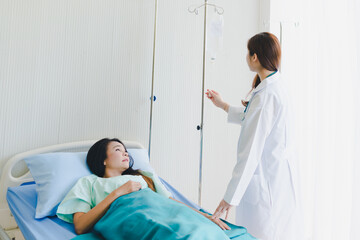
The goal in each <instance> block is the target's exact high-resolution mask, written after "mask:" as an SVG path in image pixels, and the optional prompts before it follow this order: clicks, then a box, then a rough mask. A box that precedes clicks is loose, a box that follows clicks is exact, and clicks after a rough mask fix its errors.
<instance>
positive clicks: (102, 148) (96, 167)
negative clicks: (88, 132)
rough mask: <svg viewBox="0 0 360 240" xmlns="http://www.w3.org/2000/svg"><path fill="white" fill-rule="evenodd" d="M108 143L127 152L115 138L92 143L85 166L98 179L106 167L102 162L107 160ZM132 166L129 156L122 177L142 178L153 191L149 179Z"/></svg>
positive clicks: (151, 182)
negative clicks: (116, 144)
mask: <svg viewBox="0 0 360 240" xmlns="http://www.w3.org/2000/svg"><path fill="white" fill-rule="evenodd" d="M110 142H118V143H120V144H121V145H123V146H124V148H125V151H126V152H128V151H127V149H126V147H125V144H124V143H123V142H121V141H120V140H119V139H117V138H112V139H110V138H103V139H101V140H99V141H97V142H96V143H94V145H92V146H91V148H90V149H89V151H88V153H87V156H86V164H87V165H88V167H89V169H90V171H91V172H92V173H94V174H95V175H96V176H98V177H104V175H105V168H106V166H105V165H104V161H105V160H106V158H107V154H106V152H107V147H108V145H109V143H110ZM133 165H134V159H133V158H132V156H131V155H130V154H129V168H128V169H126V170H125V171H124V172H123V173H122V175H138V176H142V177H143V178H144V180H145V181H146V183H147V184H148V186H149V187H150V188H151V189H152V190H153V191H155V188H154V183H153V181H152V179H151V178H149V177H147V176H144V175H143V174H141V173H140V171H139V170H134V169H133V168H132V166H133Z"/></svg>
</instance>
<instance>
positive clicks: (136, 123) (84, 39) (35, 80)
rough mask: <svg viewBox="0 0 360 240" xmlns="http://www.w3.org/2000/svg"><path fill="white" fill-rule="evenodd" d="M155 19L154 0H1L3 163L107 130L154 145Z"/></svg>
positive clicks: (0, 148)
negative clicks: (151, 115)
mask: <svg viewBox="0 0 360 240" xmlns="http://www.w3.org/2000/svg"><path fill="white" fill-rule="evenodd" d="M153 19H154V4H153V2H152V1H148V0H133V1H115V0H106V1H103V0H101V1H100V0H90V1H89V0H75V1H58V2H54V1H51V2H50V1H26V2H23V1H12V0H0V66H1V70H0V84H1V88H0V161H1V162H0V163H1V164H3V163H4V161H6V159H8V158H9V157H11V156H12V155H13V154H15V153H19V152H22V151H25V150H29V149H32V148H36V147H40V146H46V145H50V144H56V143H63V142H69V141H76V140H85V139H99V138H102V137H107V136H109V137H115V136H116V137H119V138H121V139H127V140H135V141H139V142H141V143H142V144H143V145H144V146H145V147H146V146H147V145H148V129H149V112H150V109H149V106H150V100H149V99H150V93H151V92H150V88H151V67H152V43H153ZM0 166H1V165H0Z"/></svg>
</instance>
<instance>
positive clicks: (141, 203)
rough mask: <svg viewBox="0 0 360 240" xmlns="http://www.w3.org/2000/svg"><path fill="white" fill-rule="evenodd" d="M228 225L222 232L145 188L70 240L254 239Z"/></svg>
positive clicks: (117, 202)
mask: <svg viewBox="0 0 360 240" xmlns="http://www.w3.org/2000/svg"><path fill="white" fill-rule="evenodd" d="M229 226H230V227H231V230H227V231H223V230H221V228H220V227H218V226H217V225H216V224H215V223H213V222H212V221H210V220H208V219H207V218H206V217H204V216H202V215H200V214H199V213H197V212H195V211H194V210H192V209H190V208H189V207H187V206H185V205H183V204H181V203H178V202H176V201H174V200H172V199H168V198H165V197H163V196H161V195H159V194H157V193H155V192H153V191H151V190H150V189H149V188H147V189H143V190H140V191H137V192H133V193H130V194H127V195H124V196H121V197H119V198H118V199H116V200H115V201H114V202H113V203H112V204H111V206H110V208H109V210H108V211H107V212H106V214H105V215H104V216H103V217H102V218H101V219H100V220H99V222H97V223H96V224H95V226H94V232H92V233H88V234H83V235H79V236H77V237H75V238H74V239H76V240H94V239H119V240H121V239H124V240H125V239H134V240H137V239H139V240H140V239H144V240H145V239H159V240H164V239H167V240H175V239H187V240H209V239H214V240H222V239H235V240H254V239H255V238H254V237H252V236H251V235H250V234H248V233H247V231H246V229H245V228H243V227H239V226H235V225H232V224H229Z"/></svg>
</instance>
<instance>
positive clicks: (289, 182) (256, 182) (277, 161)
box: [206, 32, 303, 240]
mask: <svg viewBox="0 0 360 240" xmlns="http://www.w3.org/2000/svg"><path fill="white" fill-rule="evenodd" d="M247 47H248V54H247V57H246V59H247V63H248V65H249V68H250V70H251V71H253V72H256V73H257V74H256V76H255V79H254V81H253V84H252V91H251V98H250V101H249V102H245V101H242V104H243V105H244V107H234V106H230V105H229V104H227V103H226V102H224V101H223V99H222V97H221V96H220V94H219V93H218V92H216V91H214V90H208V91H207V93H206V94H207V97H208V98H209V99H210V100H211V101H212V102H213V103H214V105H215V106H217V107H219V108H222V109H223V110H225V111H226V112H227V113H228V122H231V123H237V124H240V125H241V133H240V137H239V141H238V146H237V163H236V165H235V167H234V170H233V175H232V179H231V181H230V183H229V185H228V187H227V190H226V193H225V196H224V199H223V200H222V201H221V202H220V204H219V206H218V207H217V209H216V211H215V213H214V215H213V217H214V218H218V217H220V216H221V215H222V214H224V213H226V218H227V214H228V211H229V209H230V207H231V206H238V207H237V209H236V224H238V225H241V226H244V227H246V228H247V230H248V232H249V233H250V234H252V235H254V236H255V237H257V238H258V239H262V240H303V237H302V232H303V227H302V226H303V225H302V218H301V214H300V204H299V193H298V187H297V171H298V169H297V166H296V162H295V158H294V153H293V152H294V151H293V142H292V141H291V139H292V130H293V129H292V126H291V123H292V122H291V114H290V106H289V101H288V97H287V91H286V88H285V87H284V84H283V82H282V81H283V80H282V79H281V76H280V73H279V71H278V70H279V67H280V61H281V49H280V44H279V41H278V39H277V38H276V37H275V36H274V35H273V34H271V33H266V32H264V33H259V34H257V35H255V36H254V37H252V38H251V39H250V40H249V41H248V46H247Z"/></svg>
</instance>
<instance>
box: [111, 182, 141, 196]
mask: <svg viewBox="0 0 360 240" xmlns="http://www.w3.org/2000/svg"><path fill="white" fill-rule="evenodd" d="M140 189H141V183H139V182H135V181H131V180H130V181H127V182H126V183H125V184H123V185H121V186H120V187H118V188H117V189H115V190H114V191H113V192H114V194H115V195H116V196H117V197H120V196H122V195H126V194H129V193H132V192H136V191H139V190H140Z"/></svg>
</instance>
